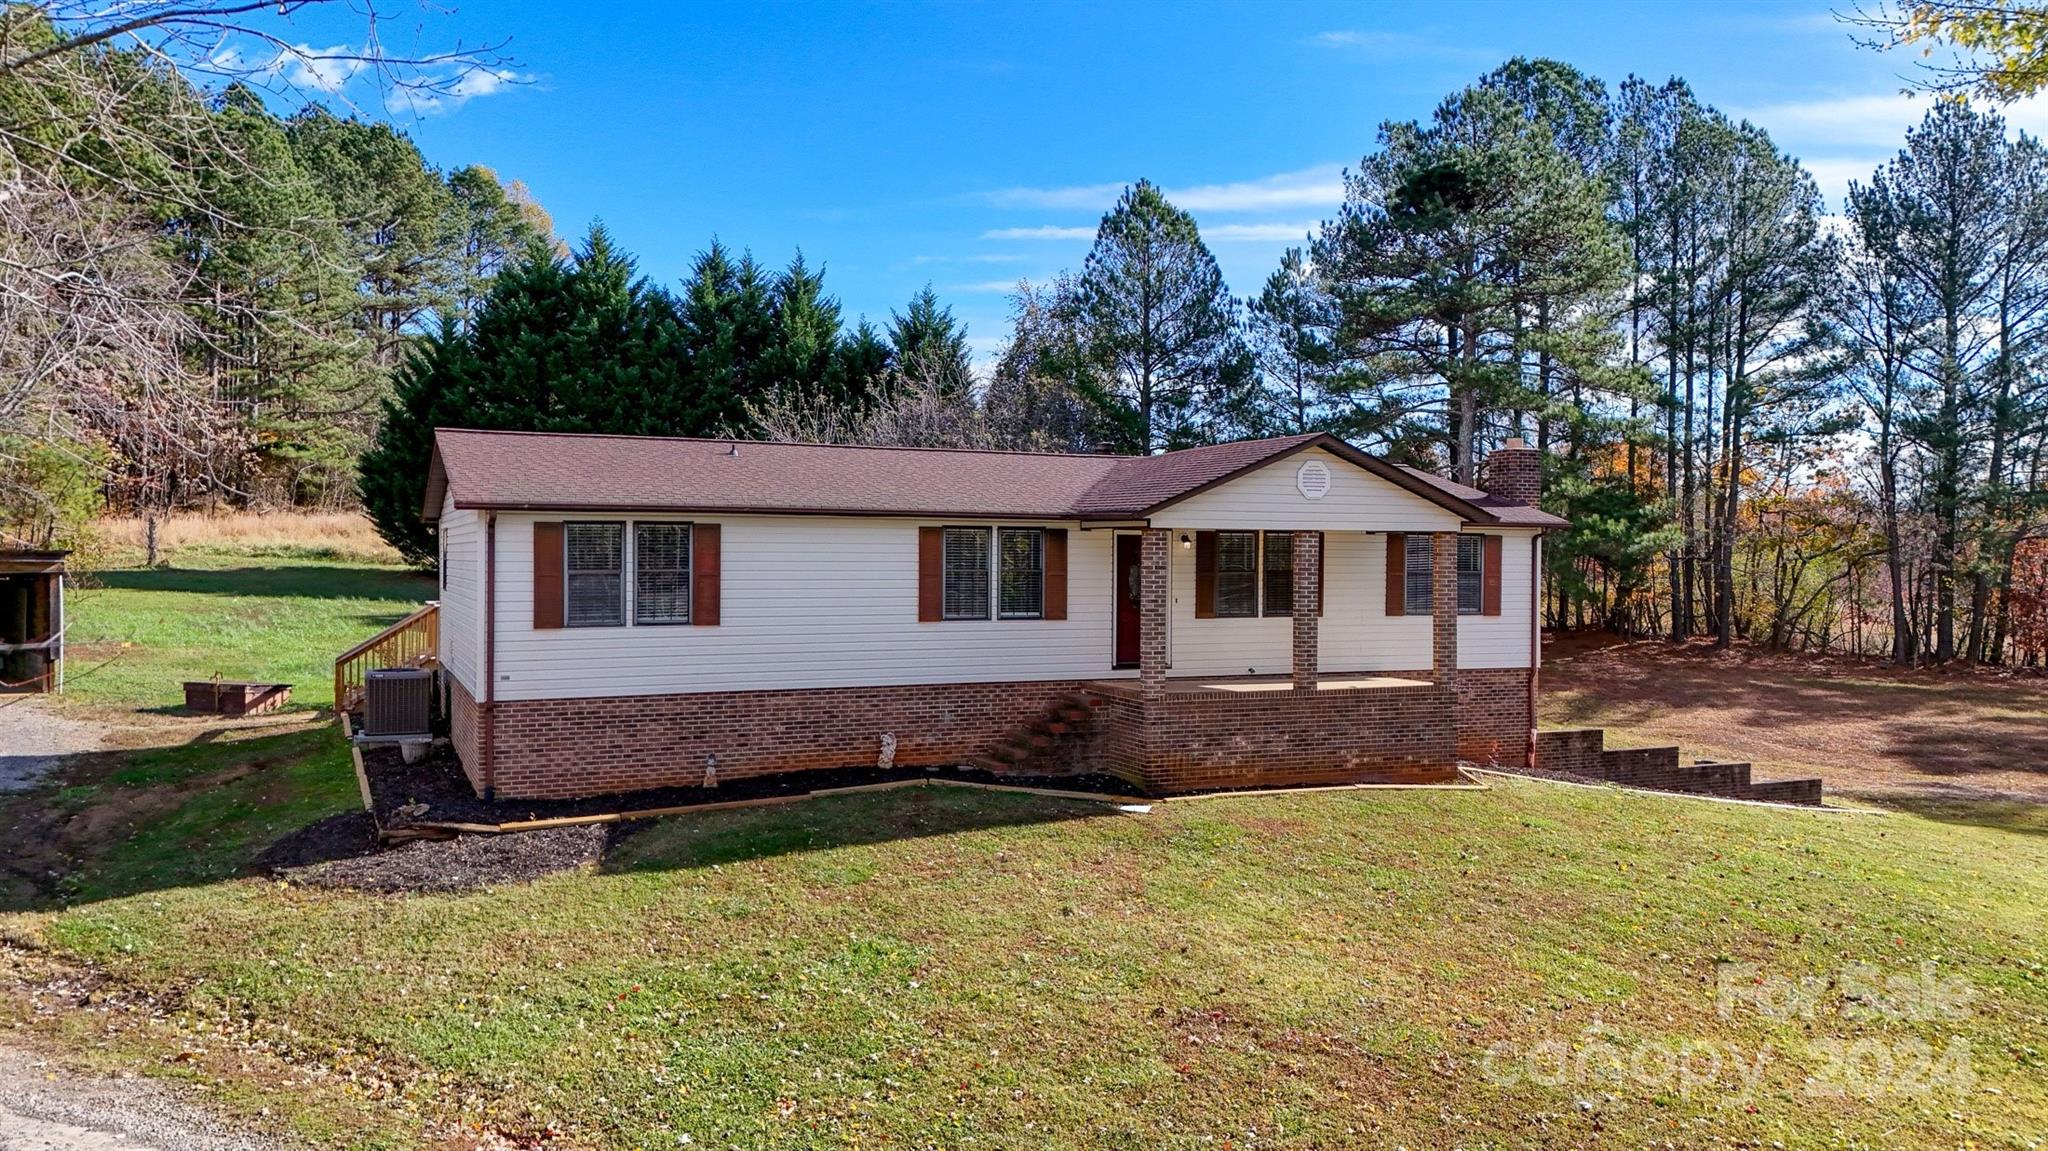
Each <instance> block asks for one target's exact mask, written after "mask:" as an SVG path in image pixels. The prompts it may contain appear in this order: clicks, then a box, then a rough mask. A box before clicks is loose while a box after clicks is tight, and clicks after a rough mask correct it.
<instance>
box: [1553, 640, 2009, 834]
mask: <svg viewBox="0 0 2048 1151" xmlns="http://www.w3.org/2000/svg"><path fill="white" fill-rule="evenodd" d="M1542 711H1543V721H1544V724H1545V726H1548V727H1605V728H1607V729H1608V735H1609V744H1610V746H1642V745H1644V744H1650V743H1676V744H1678V745H1679V746H1680V747H1681V748H1682V749H1683V750H1684V752H1685V754H1686V755H1687V756H1688V757H1691V756H1701V757H1708V758H1714V759H1729V760H1748V761H1750V762H1752V763H1754V764H1756V766H1757V775H1758V776H1759V777H1760V778H1778V777H1786V776H1796V775H1818V776H1820V777H1821V779H1822V780H1824V781H1825V782H1826V785H1827V788H1828V790H1829V791H1830V792H1837V793H1841V794H1848V795H1863V796H1869V797H1872V798H1876V799H1880V800H1928V801H1936V800H1973V801H2023V802H2028V803H2035V804H2041V803H2048V678H2042V677H2040V676H2036V675H2014V674H2012V673H2007V672H2000V671H1995V670H1983V669H1966V668H1958V669H1953V670H1948V669H1944V670H1924V669H1923V670H1899V669H1894V668H1891V667H1889V666H1888V665H1886V664H1883V663H1879V662H1876V661H1865V660H1850V659H1839V658H1836V659H1822V658H1815V657H1810V656H1800V655H1785V654H1779V653H1772V652H1762V651H1757V650H1754V649H1750V648H1746V647H1738V648H1736V649H1735V650H1733V651H1727V652H1717V651H1714V650H1712V649H1711V648H1709V647H1707V646H1705V645H1688V646H1683V647H1676V648H1674V647H1672V646H1670V645H1668V644H1665V643H1662V642H1660V641H1654V640H1651V641H1643V642H1638V643H1623V644H1611V643H1610V644H1607V645H1604V646H1601V645H1595V644H1589V643H1588V642H1587V641H1585V640H1583V639H1577V638H1573V637H1567V639H1566V640H1564V641H1562V642H1559V643H1554V644H1551V645H1548V646H1547V647H1546V650H1545V655H1544V667H1543V704H1542Z"/></svg>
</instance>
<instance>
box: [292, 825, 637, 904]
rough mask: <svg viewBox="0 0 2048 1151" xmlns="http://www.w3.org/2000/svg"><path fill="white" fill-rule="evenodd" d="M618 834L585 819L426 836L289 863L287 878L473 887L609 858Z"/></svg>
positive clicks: (416, 888) (347, 884)
mask: <svg viewBox="0 0 2048 1151" xmlns="http://www.w3.org/2000/svg"><path fill="white" fill-rule="evenodd" d="M614 838H615V833H614V832H613V830H612V829H610V828H608V827H605V826H604V825H601V824H585V825H582V826H579V827H551V828H547V829H545V830H542V831H522V832H519V833H517V834H508V835H460V836H456V837H455V838H454V839H440V840H435V839H422V840H415V841H413V842H411V843H407V844H403V845H400V846H398V847H393V848H389V849H387V850H384V851H379V852H376V853H375V854H371V855H362V856H357V857H355V858H351V859H337V860H333V861H331V862H326V863H316V864H313V865H311V866H309V867H296V868H290V869H288V870H286V871H285V872H284V878H285V879H287V880H289V881H290V882H292V883H296V884H300V885H302V886H305V887H326V888H346V889H349V890H354V891H377V892H387V893H400V892H452V891H474V890H476V889H478V888H483V887H494V886H497V885H500V884H506V883H526V882H529V881H532V880H535V879H540V878H542V877H544V876H548V875H553V874H555V873H557V872H562V871H573V870H575V869H577V868H579V867H588V866H592V865H594V864H596V863H597V862H598V861H599V860H600V859H602V858H604V852H605V848H606V846H607V845H608V844H609V843H610V842H611V841H612V840H613V839H614Z"/></svg>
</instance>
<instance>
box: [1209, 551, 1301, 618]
mask: <svg viewBox="0 0 2048 1151" xmlns="http://www.w3.org/2000/svg"><path fill="white" fill-rule="evenodd" d="M1201 535H1202V536H1203V539H1204V542H1203V544H1202V545H1201V546H1202V547H1204V548H1207V547H1209V546H1210V545H1209V543H1208V542H1207V541H1208V540H1210V539H1213V540H1214V546H1215V554H1214V558H1213V562H1214V564H1215V573H1214V574H1215V594H1214V598H1213V599H1211V600H1207V601H1203V602H1204V603H1206V605H1207V606H1200V605H1198V606H1197V607H1196V609H1195V610H1196V614H1197V615H1203V613H1207V615H1208V616H1213V617H1214V618H1217V619H1233V618H1235V619H1245V618H1249V617H1252V616H1260V615H1265V616H1286V615H1292V614H1294V534H1293V533H1292V532H1246V531H1216V532H1204V533H1201ZM1210 562H1212V561H1211V559H1210V558H1208V553H1207V552H1204V553H1203V554H1202V556H1200V557H1198V558H1197V560H1196V563H1197V565H1198V566H1200V567H1201V568H1202V571H1201V575H1203V576H1206V575H1207V574H1208V567H1207V565H1208V564H1209V563H1210ZM1205 618H1206V617H1205Z"/></svg>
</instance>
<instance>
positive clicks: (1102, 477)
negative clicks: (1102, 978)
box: [423, 429, 1564, 798]
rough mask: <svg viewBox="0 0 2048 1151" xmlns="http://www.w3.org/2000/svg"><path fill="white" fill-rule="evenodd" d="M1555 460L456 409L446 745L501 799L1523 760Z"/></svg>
mask: <svg viewBox="0 0 2048 1151" xmlns="http://www.w3.org/2000/svg"><path fill="white" fill-rule="evenodd" d="M1540 463H1541V460H1540V455H1539V453H1538V452H1536V451H1535V450H1533V449H1530V448H1528V447H1525V446H1523V445H1522V444H1521V443H1520V442H1519V441H1510V442H1509V444H1508V445H1507V446H1506V447H1504V448H1502V449H1500V450H1499V451H1496V452H1494V453H1493V455H1492V456H1491V457H1489V459H1488V460H1487V461H1486V467H1485V468H1484V469H1483V470H1484V473H1485V477H1486V478H1485V483H1484V486H1483V489H1481V488H1471V487H1466V486H1463V485H1460V484H1456V483H1452V482H1450V481H1448V480H1445V479H1443V478H1441V477H1438V476H1435V475H1431V474H1429V473H1426V472H1422V471H1419V470H1416V469H1412V468H1407V467H1400V466H1396V465H1393V464H1390V463H1388V462H1386V461H1384V460H1382V459H1379V458H1378V457H1375V456H1372V455H1368V454H1366V453H1364V452H1361V451H1359V450H1357V449H1355V448H1353V447H1351V446H1350V445H1348V444H1346V443H1344V442H1343V441H1341V440H1339V439H1337V438H1335V437H1333V436H1329V435H1320V434H1313V435H1297V436H1287V437H1281V438H1277V439H1266V440H1255V441H1249V442H1243V443H1233V444H1222V445H1217V446H1213V447H1201V448H1192V449H1188V450H1185V451H1177V452H1168V453H1165V454H1162V455H1155V456H1142V457H1118V456H1104V455H1052V454H1034V453H1021V452H996V451H955V450H940V449H922V448H869V447H842V446H825V445H816V444H779V443H756V442H731V441H714V440H698V439H665V438H652V437H632V436H606V435H563V434H552V433H523V432H484V431H461V430H452V429H443V430H440V431H439V432H437V433H436V437H435V448H434V455H433V462H432V470H431V474H430V477H429V480H428V484H427V498H426V504H425V507H424V508H423V513H424V515H425V516H426V518H427V519H428V520H430V521H433V522H435V523H436V524H437V525H438V532H439V538H440V546H441V564H440V571H441V580H442V589H441V593H440V594H441V599H440V604H441V606H440V610H439V619H438V628H439V652H438V659H439V663H440V665H441V666H442V668H443V669H444V672H445V680H446V690H447V693H448V699H449V711H450V718H451V729H452V736H453V743H454V746H455V749H456V751H457V754H458V755H459V756H460V758H461V760H462V763H463V767H464V770H465V772H466V773H467V775H468V777H469V780H470V782H471V783H472V784H473V785H474V786H475V787H476V789H477V790H478V792H479V793H480V794H485V795H489V796H496V797H504V798H512V797H531V798H556V797H567V796H576V795H586V794H593V793H599V792H609V791H625V790H634V789H640V788H649V787H659V786H678V785H680V786H693V785H698V784H702V783H705V782H711V781H717V780H731V779H735V778H741V777H747V776H753V775H759V774H764V773H772V772H787V771H798V770H805V769H813V768H839V767H850V766H861V765H869V766H872V765H876V764H877V763H879V762H893V763H894V764H895V765H899V766H915V765H959V764H967V763H974V762H981V763H985V764H989V765H991V766H1009V767H1011V768H1013V769H1014V770H1018V771H1036V770H1040V769H1041V768H1042V767H1043V766H1044V764H1041V763H1035V762H1033V760H1034V756H1035V753H1037V752H1038V751H1040V750H1041V749H1043V750H1045V751H1046V752H1047V753H1048V754H1047V756H1044V757H1038V758H1049V756H1050V752H1051V750H1052V748H1051V747H1050V745H1051V744H1054V743H1057V744H1059V745H1060V747H1059V752H1060V755H1061V756H1062V757H1063V760H1062V762H1064V763H1066V764H1067V765H1068V766H1069V767H1070V768H1071V767H1073V766H1074V765H1075V764H1076V762H1077V761H1078V763H1079V765H1080V766H1081V767H1084V768H1087V769H1092V770H1099V771H1103V772H1108V773H1113V774H1115V775H1117V776H1120V777H1122V778H1124V779H1126V780H1128V781H1130V782H1132V783H1135V784H1137V785H1139V786H1141V787H1143V788H1145V789H1147V790H1148V791H1152V792H1160V793H1164V792H1172V791H1186V790H1196V789H1207V788H1218V787H1239V786H1260V785H1273V784H1310V783H1324V782H1347V781H1348V782H1360V781H1365V782H1370V781H1382V782H1426V781H1436V780H1443V779H1448V778H1452V777H1453V776H1454V773H1455V767H1454V765H1455V763H1456V761H1458V760H1459V759H1466V760H1474V761H1481V762H1484V761H1488V760H1499V761H1502V762H1511V763H1523V762H1526V761H1527V760H1528V758H1529V756H1530V755H1531V754H1532V748H1533V744H1534V737H1533V730H1532V729H1533V724H1532V715H1533V701H1534V695H1535V689H1536V664H1537V653H1538V641H1537V618H1536V605H1537V604H1538V603H1540V602H1541V594H1540V592H1541V588H1540V582H1541V578H1542V576H1541V571H1542V567H1541V562H1540V548H1541V540H1542V535H1543V532H1544V531H1545V529H1548V528H1554V527H1558V526H1560V525H1562V524H1563V522H1564V521H1562V520H1560V519H1558V518H1557V517H1555V516H1552V515H1549V514H1546V513H1544V512H1542V511H1539V510H1537V509H1536V508H1535V507H1533V506H1532V504H1533V503H1534V501H1535V497H1536V493H1537V489H1538V483H1539V474H1540ZM1077 709H1078V710H1077ZM1080 714H1085V715H1086V716H1087V719H1086V720H1085V722H1080V723H1078V724H1069V723H1068V722H1066V720H1067V719H1077V718H1078V715H1080ZM1069 727H1079V728H1082V729H1085V730H1084V731H1069V730H1068V729H1069ZM991 756H996V758H989V757H991Z"/></svg>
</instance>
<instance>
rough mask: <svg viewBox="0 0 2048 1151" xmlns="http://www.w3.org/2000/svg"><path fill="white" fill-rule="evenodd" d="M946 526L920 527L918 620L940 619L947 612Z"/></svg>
mask: <svg viewBox="0 0 2048 1151" xmlns="http://www.w3.org/2000/svg"><path fill="white" fill-rule="evenodd" d="M945 604H946V529H944V528H919V529H917V622H919V623H937V622H939V620H940V619H941V618H943V617H944V615H945Z"/></svg>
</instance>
